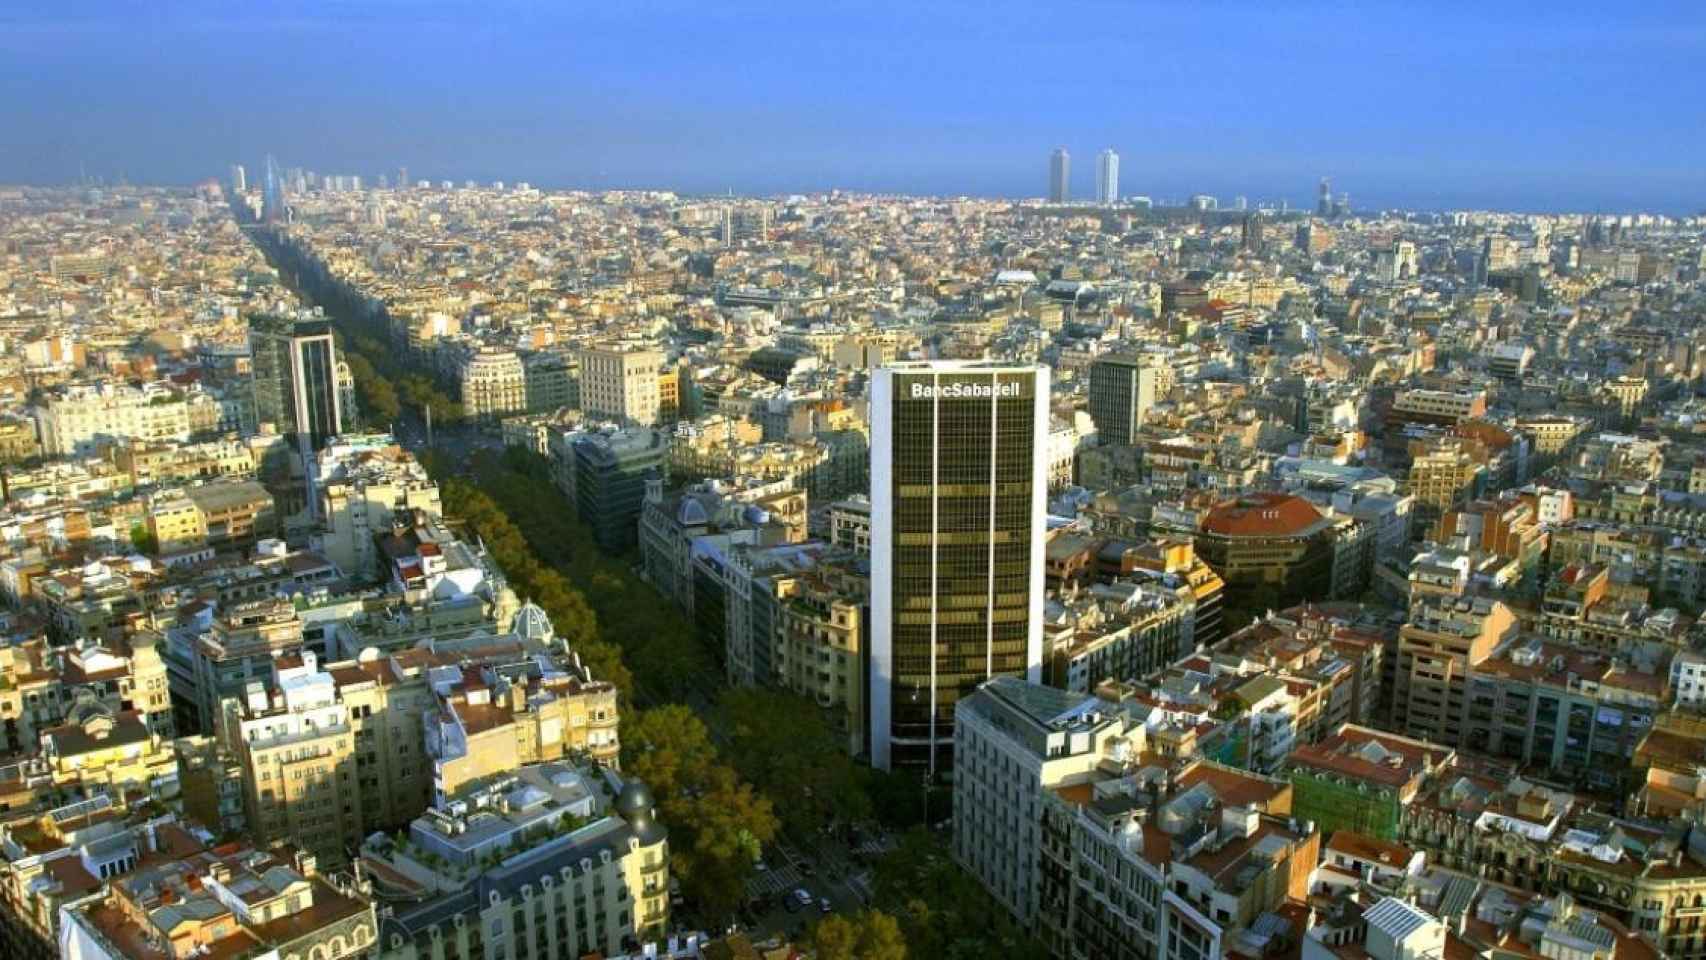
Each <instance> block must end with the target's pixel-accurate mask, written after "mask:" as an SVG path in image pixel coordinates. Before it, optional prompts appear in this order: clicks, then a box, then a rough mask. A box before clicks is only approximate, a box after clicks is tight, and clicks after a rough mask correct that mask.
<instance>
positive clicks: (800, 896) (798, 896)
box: [794, 887, 812, 907]
mask: <svg viewBox="0 0 1706 960" xmlns="http://www.w3.org/2000/svg"><path fill="white" fill-rule="evenodd" d="M794 902H795V903H798V904H799V905H800V906H801V907H809V906H811V905H812V895H811V894H810V893H808V892H807V891H806V888H805V887H796V888H795V889H794Z"/></svg>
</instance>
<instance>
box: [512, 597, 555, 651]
mask: <svg viewBox="0 0 1706 960" xmlns="http://www.w3.org/2000/svg"><path fill="white" fill-rule="evenodd" d="M510 630H511V631H512V632H513V633H514V634H515V635H516V636H518V637H521V638H523V639H526V640H538V641H541V642H544V643H549V642H550V641H551V638H552V637H554V636H556V635H557V631H556V630H555V629H553V628H552V626H551V618H550V616H549V615H547V614H546V613H545V611H544V610H542V609H540V608H539V605H538V604H536V603H534V602H533V601H531V600H529V601H527V602H526V603H524V604H522V605H521V609H520V610H517V611H516V612H515V622H514V624H513V625H512V626H511V627H510Z"/></svg>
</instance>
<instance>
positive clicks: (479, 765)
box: [393, 604, 621, 804]
mask: <svg viewBox="0 0 1706 960" xmlns="http://www.w3.org/2000/svg"><path fill="white" fill-rule="evenodd" d="M393 660H397V661H401V662H405V663H415V662H421V663H426V664H430V666H429V667H428V674H429V677H430V678H431V682H432V685H433V688H434V692H435V694H436V695H437V698H438V700H437V703H436V705H435V708H434V709H433V710H432V711H430V712H429V713H428V715H427V716H426V718H425V721H424V723H425V731H426V740H425V751H426V759H427V763H428V765H429V766H430V770H431V778H432V795H433V797H434V799H435V802H437V803H441V804H442V803H447V802H449V801H450V800H452V799H454V798H455V797H457V796H458V795H459V794H460V793H461V792H463V791H464V790H465V789H466V788H467V787H468V785H470V784H476V783H478V782H480V781H481V780H483V779H484V778H487V777H490V776H493V775H495V774H498V773H501V772H503V771H505V770H510V769H513V768H515V767H517V766H521V765H524V764H529V763H540V762H545V761H549V760H558V759H562V758H565V757H585V758H587V759H589V760H591V761H593V762H595V763H598V764H601V765H604V766H609V767H615V766H616V765H617V763H618V757H619V756H620V752H621V741H620V739H619V738H618V736H617V726H618V722H619V720H620V717H619V713H618V707H617V696H616V687H615V686H614V685H613V684H610V683H607V682H604V681H601V680H595V679H593V678H592V676H591V674H590V672H589V671H588V670H587V669H586V668H585V667H584V666H583V665H582V664H581V662H580V659H579V657H577V656H576V655H575V654H574V653H573V652H572V651H570V650H569V649H568V648H567V646H566V644H565V643H564V642H563V641H561V640H558V639H557V638H556V636H555V633H554V632H553V630H552V627H551V622H550V619H549V618H548V617H547V616H546V615H545V612H544V611H543V610H540V609H539V608H538V607H536V606H533V605H531V604H528V605H526V606H523V607H522V608H521V610H520V611H519V612H518V613H517V614H516V616H515V621H514V623H513V628H512V632H511V633H510V634H507V635H499V636H495V637H493V636H472V637H466V638H463V639H459V640H434V641H430V642H429V643H427V644H425V645H423V646H422V647H421V648H418V649H417V650H415V651H410V652H407V653H404V654H398V655H396V656H394V657H393Z"/></svg>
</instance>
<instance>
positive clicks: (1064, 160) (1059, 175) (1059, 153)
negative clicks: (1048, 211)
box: [1048, 147, 1072, 203]
mask: <svg viewBox="0 0 1706 960" xmlns="http://www.w3.org/2000/svg"><path fill="white" fill-rule="evenodd" d="M1071 195H1072V157H1071V155H1070V154H1068V153H1067V152H1066V148H1065V147H1055V148H1054V153H1052V154H1050V155H1049V158H1048V198H1049V202H1050V203H1065V202H1066V200H1067V198H1068V197H1070V196H1071Z"/></svg>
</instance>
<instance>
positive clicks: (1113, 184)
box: [1096, 147, 1120, 206]
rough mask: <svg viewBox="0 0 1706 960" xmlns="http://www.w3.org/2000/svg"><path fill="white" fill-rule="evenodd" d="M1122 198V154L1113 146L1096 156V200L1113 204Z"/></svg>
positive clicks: (1104, 203) (1100, 202)
mask: <svg viewBox="0 0 1706 960" xmlns="http://www.w3.org/2000/svg"><path fill="white" fill-rule="evenodd" d="M1119 200H1120V155H1119V154H1117V153H1115V152H1114V151H1113V148H1112V147H1109V148H1108V149H1106V150H1103V151H1102V153H1101V155H1100V156H1098V157H1097V158H1096V202H1097V203H1099V204H1102V205H1103V206H1111V205H1113V204H1116V203H1118V202H1119Z"/></svg>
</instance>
